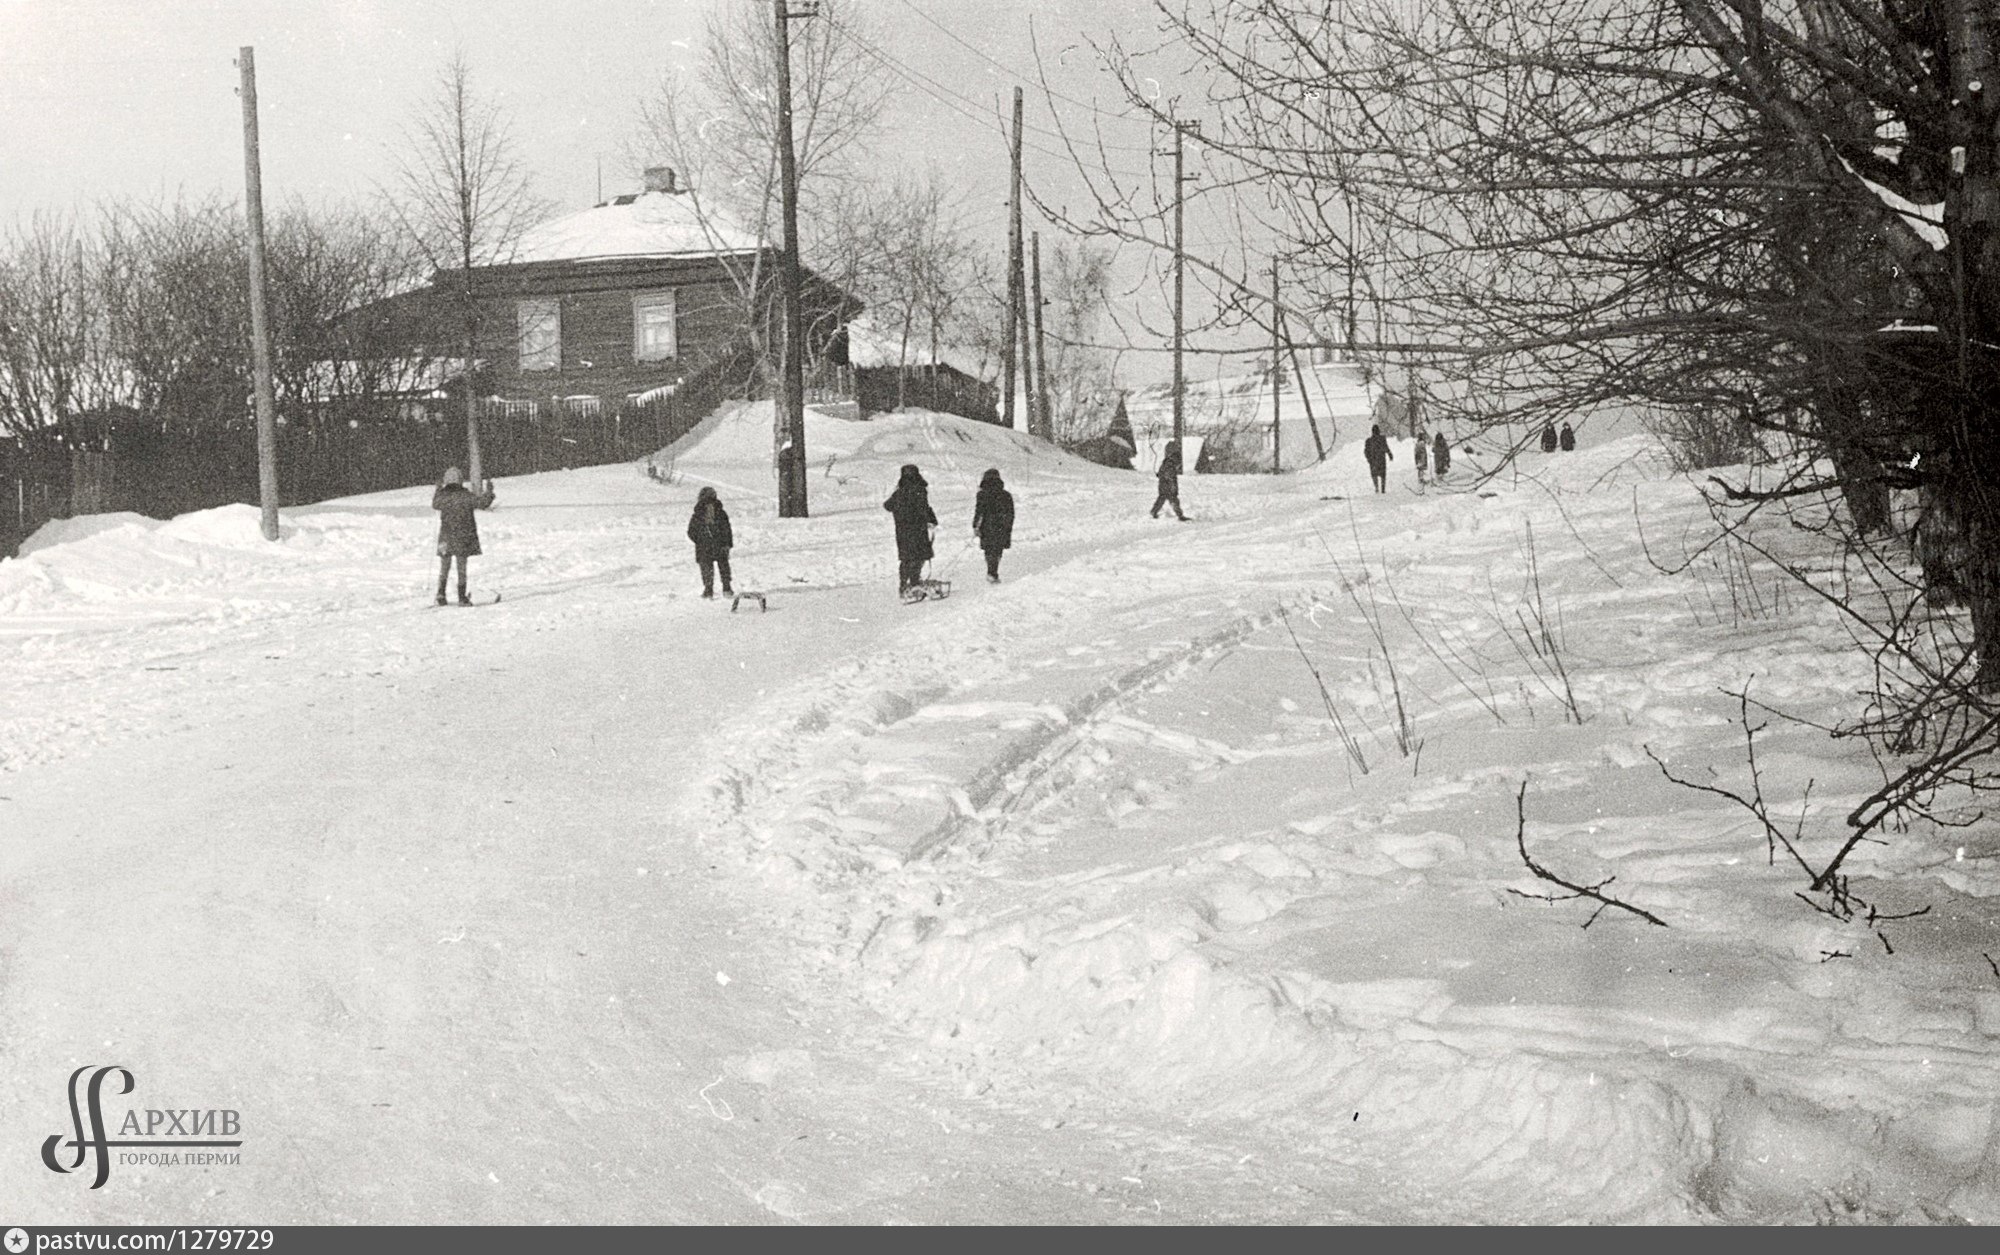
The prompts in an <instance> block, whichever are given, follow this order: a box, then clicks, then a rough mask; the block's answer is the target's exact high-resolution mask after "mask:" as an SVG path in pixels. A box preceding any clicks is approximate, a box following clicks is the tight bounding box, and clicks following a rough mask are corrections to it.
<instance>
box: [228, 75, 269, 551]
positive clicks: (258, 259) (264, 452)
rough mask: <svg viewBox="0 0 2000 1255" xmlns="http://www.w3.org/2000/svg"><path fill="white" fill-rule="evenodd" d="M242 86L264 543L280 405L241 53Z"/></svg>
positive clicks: (247, 81)
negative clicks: (273, 373) (273, 383)
mask: <svg viewBox="0 0 2000 1255" xmlns="http://www.w3.org/2000/svg"><path fill="white" fill-rule="evenodd" d="M236 64H237V68H238V69H239V70H240V71H241V72H242V75H243V85H242V88H241V89H240V93H239V94H240V95H241V96H242V97H243V214H244V217H245V218H246V219H248V225H249V234H250V371H251V377H252V391H253V393H254V394H255V397H256V406H257V498H258V501H259V502H260V503H261V504H262V506H263V519H262V523H263V531H264V539H265V540H276V539H278V403H277V399H276V398H275V397H274V396H272V394H271V321H270V315H269V312H268V311H267V310H266V308H265V305H264V171H263V167H262V165H261V163H260V162H259V160H258V149H257V60H256V56H255V54H254V53H253V52H252V51H251V49H250V48H249V47H247V46H245V47H242V48H239V49H238V50H237V62H236Z"/></svg>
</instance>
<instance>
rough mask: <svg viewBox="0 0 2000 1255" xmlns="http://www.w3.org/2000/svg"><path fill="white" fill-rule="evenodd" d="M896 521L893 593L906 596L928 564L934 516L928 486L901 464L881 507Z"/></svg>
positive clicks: (911, 468)
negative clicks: (887, 497) (892, 486)
mask: <svg viewBox="0 0 2000 1255" xmlns="http://www.w3.org/2000/svg"><path fill="white" fill-rule="evenodd" d="M882 508H883V509H884V510H887V511H888V512H889V513H890V514H892V515H894V516H895V519H896V591H897V592H899V593H906V592H908V591H910V586H911V585H912V584H915V583H916V582H917V581H918V580H919V579H921V578H923V574H924V563H926V562H929V561H930V560H931V530H930V529H931V528H933V527H936V526H937V514H936V513H935V512H934V511H932V509H931V491H930V485H929V484H927V483H925V482H924V477H923V474H922V473H921V472H920V471H918V470H917V466H916V463H914V462H906V463H904V464H903V471H902V474H901V475H900V476H899V477H898V478H897V480H896V489H895V491H894V492H891V493H890V494H889V499H888V500H886V501H884V502H883V503H882Z"/></svg>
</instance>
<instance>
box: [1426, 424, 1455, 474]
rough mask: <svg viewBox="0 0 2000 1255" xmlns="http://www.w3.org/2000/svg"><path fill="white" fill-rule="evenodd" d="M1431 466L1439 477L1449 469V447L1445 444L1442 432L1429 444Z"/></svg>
mask: <svg viewBox="0 0 2000 1255" xmlns="http://www.w3.org/2000/svg"><path fill="white" fill-rule="evenodd" d="M1431 466H1432V468H1433V469H1435V470H1436V471H1437V473H1438V474H1440V475H1442V474H1444V473H1445V472H1446V471H1449V470H1450V469H1451V446H1450V445H1449V444H1447V443H1445V438H1444V433H1443V432H1439V433H1438V434H1437V439H1436V440H1434V441H1432V442H1431Z"/></svg>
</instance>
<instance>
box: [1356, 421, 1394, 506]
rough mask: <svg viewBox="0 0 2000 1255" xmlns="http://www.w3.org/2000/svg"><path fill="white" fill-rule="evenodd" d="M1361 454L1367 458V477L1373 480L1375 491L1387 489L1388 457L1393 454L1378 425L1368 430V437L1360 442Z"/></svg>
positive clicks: (1385, 490) (1386, 438)
mask: <svg viewBox="0 0 2000 1255" xmlns="http://www.w3.org/2000/svg"><path fill="white" fill-rule="evenodd" d="M1361 456H1362V457H1364V458H1366V459H1368V478H1369V479H1371V480H1373V481H1374V484H1375V491H1376V492H1387V491H1389V459H1390V458H1392V457H1394V456H1395V454H1394V453H1392V452H1390V450H1389V438H1388V437H1387V436H1384V435H1383V434H1382V428H1381V427H1380V426H1379V425H1378V426H1376V427H1373V428H1371V429H1370V430H1369V432H1368V439H1366V440H1364V441H1362V442H1361Z"/></svg>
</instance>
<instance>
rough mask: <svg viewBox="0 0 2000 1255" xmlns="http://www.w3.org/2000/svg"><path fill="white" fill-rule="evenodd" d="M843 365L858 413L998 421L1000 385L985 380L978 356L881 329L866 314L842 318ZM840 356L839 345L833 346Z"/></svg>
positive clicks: (921, 336) (914, 334)
mask: <svg viewBox="0 0 2000 1255" xmlns="http://www.w3.org/2000/svg"><path fill="white" fill-rule="evenodd" d="M845 353H846V364H847V365H848V366H850V367H852V368H853V371H854V399H855V402H856V404H857V405H858V407H859V409H860V414H861V417H863V418H866V417H868V416H869V415H870V414H885V413H888V412H890V411H893V410H896V409H900V408H902V407H903V406H914V407H917V408H920V409H926V410H936V411H937V412H938V413H940V414H957V415H959V416H961V417H964V418H971V419H976V420H978V421H979V422H982V423H997V422H999V421H1000V409H999V405H1000V387H999V385H998V384H996V383H994V382H993V381H992V380H990V379H987V378H985V374H986V371H985V368H984V367H985V364H984V363H983V362H981V361H980V360H979V358H978V356H977V355H976V354H974V353H972V352H970V351H968V350H966V349H963V348H960V347H959V346H957V345H954V344H948V343H942V342H940V343H938V344H935V345H934V344H932V343H931V338H930V336H928V335H926V334H923V333H921V332H918V331H914V330H913V331H912V332H911V333H910V334H909V335H908V337H907V338H906V337H905V336H904V334H903V332H902V329H901V328H893V329H892V328H884V327H881V326H878V325H876V323H875V322H874V321H873V320H872V319H869V318H866V317H862V318H855V319H853V320H851V321H849V322H848V324H847V327H846V337H845ZM833 354H834V360H835V361H836V362H838V361H839V360H840V354H841V349H840V347H839V346H836V347H835V349H834V350H833Z"/></svg>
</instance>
